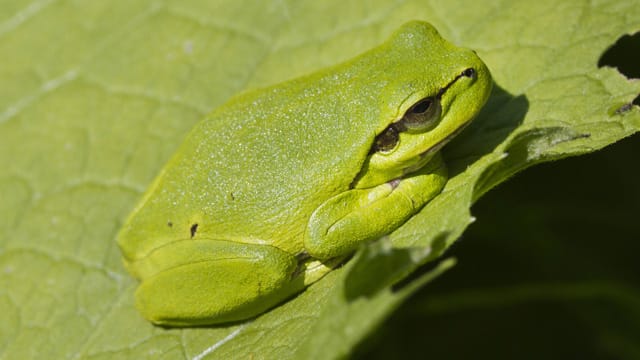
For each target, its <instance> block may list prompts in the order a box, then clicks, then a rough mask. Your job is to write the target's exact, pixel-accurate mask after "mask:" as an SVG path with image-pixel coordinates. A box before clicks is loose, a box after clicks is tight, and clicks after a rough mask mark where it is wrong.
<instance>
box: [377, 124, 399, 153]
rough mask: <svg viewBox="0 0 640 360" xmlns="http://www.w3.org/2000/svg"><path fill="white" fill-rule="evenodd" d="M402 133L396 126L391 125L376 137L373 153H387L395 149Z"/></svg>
mask: <svg viewBox="0 0 640 360" xmlns="http://www.w3.org/2000/svg"><path fill="white" fill-rule="evenodd" d="M399 134H400V131H398V129H397V128H396V126H395V124H391V125H389V127H387V128H386V129H385V130H384V131H383V132H382V134H380V135H378V136H377V137H376V141H375V143H374V144H373V148H371V152H372V153H374V152H378V151H380V152H387V151H390V150H391V149H393V148H394V147H395V146H396V145H397V144H398V140H399V139H400V137H399Z"/></svg>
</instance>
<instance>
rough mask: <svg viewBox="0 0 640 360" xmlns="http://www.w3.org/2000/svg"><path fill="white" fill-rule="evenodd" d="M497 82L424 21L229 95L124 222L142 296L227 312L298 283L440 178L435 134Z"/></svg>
mask: <svg viewBox="0 0 640 360" xmlns="http://www.w3.org/2000/svg"><path fill="white" fill-rule="evenodd" d="M491 86H492V81H491V75H490V74H489V70H488V69H487V67H486V66H485V64H484V63H483V62H482V61H481V60H480V59H479V58H478V56H477V55H476V54H475V53H474V52H473V51H471V50H467V49H463V48H459V47H456V46H453V45H452V44H450V43H449V42H447V41H446V40H444V39H443V38H442V37H440V35H439V34H438V32H437V31H436V30H435V29H434V28H433V27H432V26H431V25H429V24H427V23H425V22H419V21H413V22H409V23H407V24H405V25H403V26H402V27H400V28H399V29H398V30H397V31H396V32H395V33H394V34H393V35H392V36H391V37H390V38H389V39H388V40H387V41H386V42H384V43H383V44H381V45H380V46H378V47H376V48H374V49H372V50H369V51H367V52H365V53H363V54H361V55H360V56H357V57H355V58H353V59H351V60H349V61H346V62H344V63H342V64H339V65H336V66H332V67H329V68H326V69H323V70H320V71H318V72H315V73H313V74H310V75H307V76H303V77H300V78H297V79H294V80H290V81H287V82H284V83H281V84H277V85H274V86H270V87H267V88H264V89H260V90H256V91H250V92H246V93H243V94H240V95H237V96H236V97H234V98H232V99H231V100H229V101H228V102H227V103H225V104H224V105H222V106H220V107H218V108H217V109H215V110H214V111H213V112H212V113H211V114H209V115H208V116H207V117H206V118H205V119H204V120H203V121H201V122H200V123H198V124H197V125H196V126H195V127H194V128H193V129H192V131H191V132H190V133H189V134H188V135H187V137H186V139H185V141H184V143H183V144H182V145H181V146H180V147H179V149H178V150H177V152H176V153H175V155H174V156H173V157H172V158H171V160H170V161H169V162H168V163H167V164H166V165H165V166H164V168H163V169H162V171H161V172H160V174H159V175H158V177H157V178H156V179H155V180H154V181H153V183H152V184H151V185H150V187H149V189H148V190H147V192H146V193H145V195H144V196H143V198H142V200H141V201H140V203H139V204H138V206H137V207H136V208H135V209H134V211H133V212H132V214H131V215H130V216H129V218H128V220H127V221H126V223H125V224H124V226H123V228H122V230H121V232H120V234H119V236H118V244H119V246H120V249H121V250H122V253H123V258H124V264H125V266H126V268H127V269H128V271H129V272H130V273H131V274H133V275H134V276H135V277H137V278H138V279H140V280H141V284H140V286H139V287H138V289H137V290H136V306H137V308H138V309H139V310H140V312H141V313H142V315H143V316H144V317H145V318H147V319H149V320H150V321H151V322H153V323H156V324H162V325H167V326H194V325H209V324H219V323H225V322H233V321H240V320H244V319H248V318H251V317H254V316H257V315H259V314H261V313H263V312H264V311H266V310H268V309H270V308H272V307H274V306H275V305H277V304H279V303H281V302H282V301H284V300H286V299H287V298H289V297H291V296H293V295H295V294H296V293H298V292H300V291H302V290H303V289H304V288H305V287H306V286H308V285H309V284H311V283H313V282H315V281H317V280H318V279H320V278H321V277H322V276H323V275H325V274H327V273H328V272H329V271H331V270H332V269H333V268H335V266H337V265H339V264H340V263H342V262H344V261H345V259H346V258H347V257H348V256H349V255H350V254H352V253H353V252H354V251H355V250H356V249H357V248H358V247H359V246H361V245H362V244H364V243H366V242H368V241H371V240H374V239H378V238H380V237H382V236H384V235H386V234H389V233H390V232H392V231H394V230H395V229H396V228H398V227H399V226H401V225H402V224H403V223H405V222H406V221H407V220H408V219H409V218H410V217H411V216H413V215H414V214H416V213H417V212H418V211H420V209H421V208H422V207H423V206H424V205H425V204H426V203H427V202H428V201H430V200H431V199H432V198H433V197H434V196H436V195H437V194H438V193H439V192H440V191H441V189H442V187H443V186H444V184H445V182H446V181H447V173H446V168H445V165H444V163H443V162H442V160H441V158H440V156H439V152H438V150H440V148H442V146H444V145H445V144H446V143H447V142H448V141H449V140H450V139H451V138H452V137H454V136H455V135H456V134H458V133H459V132H460V131H461V130H462V129H463V128H464V127H465V126H466V125H467V124H468V123H469V122H470V121H471V119H472V118H473V117H474V116H475V115H476V114H477V113H478V112H479V111H480V109H481V107H482V106H483V105H484V103H485V102H486V100H487V98H488V96H489V93H490V91H491Z"/></svg>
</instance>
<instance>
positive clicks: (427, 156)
mask: <svg viewBox="0 0 640 360" xmlns="http://www.w3.org/2000/svg"><path fill="white" fill-rule="evenodd" d="M471 120H473V119H470V120H468V121H467V122H465V123H464V124H462V125H460V126H459V127H458V128H457V129H455V130H454V131H453V132H452V133H451V134H449V135H447V136H445V137H444V138H443V139H442V140H440V141H438V142H437V143H436V144H435V145H433V146H432V147H430V148H429V149H427V150H425V151H424V152H423V153H421V154H420V155H418V158H419V160H418V162H417V164H415V165H412V166H409V167H407V168H405V169H404V170H403V175H402V176H401V177H399V178H396V179H393V180H391V181H389V182H388V183H389V184H391V186H394V182H395V184H396V185H397V182H398V181H400V180H402V178H404V177H405V176H406V175H409V174H411V173H413V172H415V171H418V170H420V169H422V168H423V167H424V166H426V165H427V163H428V162H429V160H430V157H431V156H433V155H434V154H435V153H436V152H438V151H440V149H442V148H443V147H444V146H445V145H447V143H449V141H451V140H452V139H453V138H455V137H456V136H458V135H459V134H460V133H461V132H462V131H463V130H464V129H465V128H466V127H467V126H469V124H471ZM423 159H429V160H427V161H426V162H422V160H423Z"/></svg>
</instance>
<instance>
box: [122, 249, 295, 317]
mask: <svg viewBox="0 0 640 360" xmlns="http://www.w3.org/2000/svg"><path fill="white" fill-rule="evenodd" d="M133 266H134V267H135V268H136V271H137V273H138V274H139V275H140V277H141V278H142V284H141V285H140V287H138V290H137V291H136V306H137V307H138V309H139V310H140V312H141V313H142V314H143V315H144V317H145V318H147V319H148V320H150V321H152V322H153V323H156V324H161V325H169V326H184V325H190V326H193V325H208V324H217V323H224V322H231V321H239V320H244V319H247V318H250V317H253V316H256V315H258V314H260V313H262V312H264V311H266V310H268V309H269V308H271V307H273V306H275V305H277V304H278V303H279V302H281V301H283V300H285V299H286V298H287V297H289V296H291V295H293V294H295V293H296V292H298V291H300V290H302V289H303V288H304V282H303V277H302V276H299V270H298V261H297V260H296V258H295V256H293V255H291V254H289V253H287V252H285V251H282V250H280V249H278V248H276V247H273V246H269V245H258V244H247V243H240V242H234V241H224V240H210V239H198V240H192V241H178V242H174V243H170V244H168V245H165V246H163V247H161V248H159V249H156V250H154V251H153V252H152V253H151V254H149V255H148V256H147V257H145V258H143V259H141V260H138V261H137V262H135V263H134V265H133ZM158 269H159V270H158Z"/></svg>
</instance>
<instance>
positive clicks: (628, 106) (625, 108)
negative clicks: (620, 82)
mask: <svg viewBox="0 0 640 360" xmlns="http://www.w3.org/2000/svg"><path fill="white" fill-rule="evenodd" d="M632 107H633V103H628V104H624V105H622V106H620V108H618V110H616V114H617V115H621V114H624V113H626V112H627V111H629V110H631V108H632Z"/></svg>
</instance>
